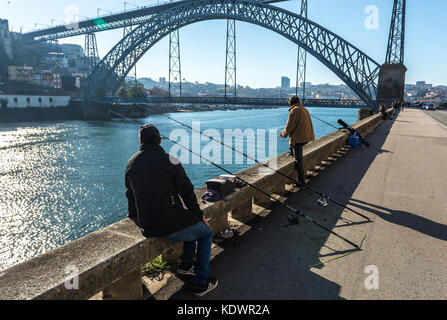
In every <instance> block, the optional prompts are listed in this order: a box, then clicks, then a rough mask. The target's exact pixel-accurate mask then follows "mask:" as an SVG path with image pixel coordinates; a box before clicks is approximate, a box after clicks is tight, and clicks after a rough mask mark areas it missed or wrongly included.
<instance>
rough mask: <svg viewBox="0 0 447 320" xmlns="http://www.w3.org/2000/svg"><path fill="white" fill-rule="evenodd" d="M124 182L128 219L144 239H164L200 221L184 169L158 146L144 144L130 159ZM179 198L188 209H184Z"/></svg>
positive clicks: (194, 198) (192, 190)
mask: <svg viewBox="0 0 447 320" xmlns="http://www.w3.org/2000/svg"><path fill="white" fill-rule="evenodd" d="M173 159H175V158H173ZM175 160H177V159H175ZM177 161H178V160H177ZM173 162H174V161H173ZM125 182H126V188H127V192H126V197H127V199H128V202H129V218H131V219H133V220H134V221H135V222H136V223H137V225H138V226H139V227H140V228H141V229H142V233H143V235H145V236H146V237H164V236H167V235H170V234H172V233H175V232H177V231H180V230H182V229H185V228H187V227H190V226H192V225H194V224H196V223H198V222H200V221H202V220H203V212H202V211H201V210H200V207H199V205H198V203H197V198H196V195H195V193H194V187H193V185H192V183H191V181H190V180H189V178H188V176H187V175H186V172H185V170H184V169H183V166H182V165H181V164H180V163H178V164H173V163H172V162H171V160H170V156H169V154H167V153H166V152H165V151H164V150H163V148H162V147H161V146H159V145H155V144H145V145H143V146H142V147H141V150H140V151H139V152H138V153H137V154H135V155H134V156H133V157H132V158H131V159H130V160H129V162H128V164H127V168H126V177H125ZM179 196H181V198H182V199H183V201H184V203H185V205H186V207H187V208H188V209H189V210H186V209H184V208H183V205H182V202H181V201H180V197H179Z"/></svg>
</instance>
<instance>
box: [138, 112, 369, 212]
mask: <svg viewBox="0 0 447 320" xmlns="http://www.w3.org/2000/svg"><path fill="white" fill-rule="evenodd" d="M141 108H144V109H146V108H145V107H141ZM160 115H162V116H163V117H166V118H168V119H170V120H171V121H174V122H176V123H178V124H180V125H181V126H184V127H185V128H189V129H190V130H192V131H194V132H197V133H199V134H201V135H203V136H204V137H207V138H208V139H211V140H212V141H215V142H217V143H219V144H221V145H222V146H224V147H226V148H229V149H231V150H233V151H234V152H236V153H239V154H241V155H243V156H244V157H246V158H247V159H250V160H252V161H255V163H257V164H260V165H262V166H264V167H265V168H268V169H270V170H271V171H272V172H274V173H276V174H279V175H280V176H283V177H284V178H287V179H289V180H291V181H293V182H294V183H296V185H297V186H299V187H302V188H305V189H307V190H309V191H311V192H313V193H315V194H318V195H319V196H320V197H323V199H325V200H328V201H331V202H333V203H335V204H336V205H338V206H340V207H342V208H345V209H347V210H349V211H351V212H352V213H355V214H357V215H359V216H361V217H363V218H364V219H367V220H368V221H371V219H370V218H368V217H367V216H365V215H363V214H361V213H360V212H357V211H356V210H354V209H351V208H349V207H347V206H345V205H344V204H342V203H341V202H339V201H337V200H335V199H332V198H331V197H329V196H328V195H327V194H325V193H323V192H320V191H318V190H316V189H314V188H312V187H309V186H308V185H306V184H302V183H301V182H299V181H298V180H296V179H294V178H292V177H290V176H289V175H286V174H285V173H282V172H281V171H278V170H276V169H274V168H272V167H270V166H268V165H266V164H265V163H262V162H260V161H258V160H257V159H255V158H253V157H251V156H249V155H247V154H245V153H243V152H242V151H239V150H237V149H236V148H234V147H233V146H229V145H227V144H225V143H223V142H222V141H220V140H217V139H215V138H213V137H211V136H209V135H207V134H205V133H203V132H202V131H200V130H197V129H195V128H193V127H191V126H189V125H187V124H185V123H182V122H180V121H178V120H176V119H174V118H171V117H170V116H167V115H165V114H160ZM322 205H323V206H324V201H323V202H322Z"/></svg>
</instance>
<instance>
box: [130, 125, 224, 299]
mask: <svg viewBox="0 0 447 320" xmlns="http://www.w3.org/2000/svg"><path fill="white" fill-rule="evenodd" d="M139 134H140V144H141V148H140V151H139V152H138V153H137V154H135V155H134V156H133V157H132V158H131V159H130V160H129V162H128V164H127V167H126V177H125V182H126V189H127V192H126V197H127V199H128V203H129V218H131V219H132V220H133V221H135V223H136V224H137V225H138V226H139V227H140V229H141V231H142V233H143V235H144V236H145V237H149V238H150V237H162V238H165V239H167V240H169V241H171V242H178V241H183V242H184V248H183V255H182V261H181V264H180V267H179V268H178V270H177V271H178V272H179V273H180V274H183V275H191V276H195V277H194V283H195V295H196V296H198V297H201V296H203V295H205V294H206V293H208V292H210V291H212V290H214V289H215V288H216V287H217V285H218V280H217V278H210V277H209V269H210V254H211V243H212V235H213V231H212V230H211V228H210V225H209V223H208V222H207V220H206V218H205V217H204V215H203V211H202V210H201V209H200V207H199V205H198V203H197V198H196V195H195V193H194V187H193V185H192V183H191V181H190V180H189V178H188V176H187V175H186V172H185V170H184V169H183V166H182V165H181V164H180V162H179V161H178V159H176V158H174V157H171V156H170V155H169V154H167V153H166V152H165V151H164V150H163V148H162V147H161V146H160V143H161V138H160V132H159V131H158V129H157V128H156V127H154V126H153V125H146V126H143V127H141V128H140V130H139ZM180 197H181V198H182V199H183V202H184V203H185V205H186V207H187V208H188V209H185V208H184V207H183V204H182V202H181V200H180ZM196 250H197V254H196ZM194 257H197V263H196V264H195V265H194V263H193V260H194Z"/></svg>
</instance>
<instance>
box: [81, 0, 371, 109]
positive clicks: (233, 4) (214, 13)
mask: <svg viewBox="0 0 447 320" xmlns="http://www.w3.org/2000/svg"><path fill="white" fill-rule="evenodd" d="M174 4H175V5H174ZM173 5H174V6H172V7H170V8H169V9H167V10H165V11H161V12H159V13H158V14H156V15H153V16H152V17H151V18H150V19H148V20H147V21H146V22H145V23H142V24H141V25H140V26H138V27H136V28H135V29H134V30H133V32H131V33H130V34H128V35H127V37H126V38H124V39H122V40H121V41H120V42H119V43H118V44H117V45H116V46H115V47H114V48H113V49H112V50H111V51H110V52H109V53H108V54H107V55H106V56H105V57H104V59H103V60H102V62H101V64H100V65H99V66H98V68H97V70H95V71H94V72H93V73H92V75H91V76H90V78H89V87H90V88H91V89H92V90H94V91H93V92H91V96H92V97H94V96H98V92H102V93H104V94H113V93H114V92H116V90H117V89H118V88H117V86H118V85H117V83H120V80H121V79H123V78H124V77H126V75H127V74H128V73H129V71H130V70H131V68H132V67H133V65H134V64H135V63H136V62H137V61H138V60H139V59H140V58H141V57H142V56H143V55H144V54H145V53H146V52H147V51H148V50H149V49H150V48H151V47H152V46H153V45H154V44H155V43H157V42H158V41H160V40H161V39H162V38H164V37H165V36H167V35H169V34H170V33H172V32H173V31H175V30H177V29H179V28H181V27H184V26H186V25H189V24H192V23H197V22H200V21H205V20H212V19H226V20H230V19H233V20H239V21H243V22H248V23H252V24H256V25H259V26H261V27H264V28H267V29H269V30H272V31H274V32H277V33H279V34H281V35H282V36H284V37H286V38H287V39H289V40H291V41H293V42H294V43H296V44H297V45H300V46H301V47H302V48H303V49H305V50H306V51H307V52H308V53H310V54H312V55H313V56H314V57H315V58H317V59H318V60H319V61H320V62H322V63H323V64H324V65H326V66H327V67H328V68H329V69H330V70H332V71H333V72H334V73H335V74H336V75H337V76H339V77H340V78H341V79H342V80H343V81H344V82H345V83H346V84H347V85H348V86H349V87H350V88H351V89H352V90H353V91H354V92H355V93H356V94H357V95H358V96H359V97H360V99H362V100H363V101H364V102H365V103H366V104H367V105H368V106H370V107H371V108H375V99H376V95H377V82H378V76H379V70H380V65H379V64H378V63H377V62H375V61H374V60H373V59H371V58H370V57H369V56H367V55H366V54H365V53H363V52H362V51H360V50H359V49H358V48H356V47H355V46H353V45H352V44H350V43H349V42H347V41H345V40H344V39H342V38H341V37H339V36H337V35H336V34H334V33H332V32H331V31H329V30H327V29H325V28H324V27H322V26H320V25H318V24H317V23H315V22H312V21H310V20H308V19H306V18H304V17H302V16H300V15H297V14H294V13H292V12H289V11H287V10H284V9H281V8H278V7H274V6H271V5H268V4H265V3H262V2H259V1H252V0H189V1H179V2H175V3H173ZM132 52H133V53H135V54H130V53H132ZM135 56H136V58H135ZM105 69H107V70H108V72H105ZM98 84H99V85H100V87H97V86H96V85H98Z"/></svg>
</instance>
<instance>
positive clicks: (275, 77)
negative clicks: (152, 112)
mask: <svg viewBox="0 0 447 320" xmlns="http://www.w3.org/2000/svg"><path fill="white" fill-rule="evenodd" d="M131 2H132V3H133V4H135V5H138V6H143V5H150V4H154V3H156V2H157V1H153V0H152V1H139V0H134V1H131ZM308 2H309V19H311V20H313V21H315V22H317V23H319V24H320V25H322V26H324V27H326V28H327V29H329V30H331V31H333V32H335V33H336V34H338V35H339V36H341V37H342V38H344V39H345V40H347V41H349V42H351V43H352V44H353V45H355V46H357V47H358V48H359V49H361V50H362V51H364V52H365V53H366V54H368V55H369V56H370V57H371V58H373V59H374V60H376V61H377V62H378V63H383V62H384V60H385V54H386V44H387V40H388V32H389V27H390V22H391V12H392V4H393V1H392V0H338V1H334V0H308ZM300 3H301V2H300V1H297V0H294V1H287V2H284V3H280V4H278V6H279V7H282V8H285V9H287V10H290V11H293V12H298V8H299V6H300ZM29 6H30V2H29V0H0V18H3V19H8V20H9V23H10V27H12V29H13V30H14V31H19V30H20V27H22V30H23V32H29V31H31V30H32V29H33V28H35V23H40V24H39V25H37V27H38V28H42V27H44V26H43V25H42V24H46V25H51V23H52V21H51V20H52V19H54V21H53V23H54V24H55V25H58V24H62V22H64V21H66V20H67V18H68V16H69V14H70V8H76V10H77V11H78V12H79V19H81V20H82V19H85V18H86V16H87V17H95V16H97V8H102V9H104V10H101V11H100V13H101V14H102V15H104V14H107V13H108V11H109V10H110V11H112V12H117V11H123V9H124V1H118V0H109V1H106V0H96V1H95V2H92V1H88V0H77V1H76V0H71V1H67V0H60V1H53V0H41V1H39V2H38V3H34V4H33V8H32V10H30V8H29ZM371 6H374V7H373V8H377V9H378V16H377V17H378V21H377V22H378V24H377V29H376V28H375V26H374V25H373V28H372V29H371V28H366V26H365V21H367V22H369V23H371V19H369V20H367V19H368V17H371V14H372V12H373V11H371V10H370V9H371ZM127 8H128V10H131V9H134V8H135V7H134V5H131V4H128V5H127ZM446 11H447V1H445V0H427V1H414V0H408V1H407V25H406V51H405V64H406V66H407V67H408V72H407V78H406V83H412V84H414V83H416V81H420V80H423V81H426V82H427V83H432V84H433V85H434V86H437V85H443V84H444V85H446V84H447V77H446V74H447V63H446V61H445V57H444V55H445V52H447V41H445V26H444V21H445V17H444V16H445V12H446ZM236 30H237V67H238V70H237V79H238V81H237V82H238V84H239V85H242V86H250V87H252V88H261V87H264V88H267V87H277V86H280V85H281V77H283V76H286V77H288V78H290V79H291V86H295V81H296V59H297V49H296V45H295V44H293V43H292V42H291V41H289V40H287V39H285V38H283V37H281V36H280V35H278V34H276V33H274V32H272V31H269V30H266V29H263V28H261V27H258V26H254V25H250V24H247V23H242V22H237V26H236ZM225 35H226V21H225V20H214V21H206V22H201V23H197V24H193V25H189V26H187V27H185V28H183V29H181V30H180V40H181V44H180V46H181V55H182V75H183V78H185V79H186V80H187V81H189V82H195V81H198V82H201V83H204V82H211V83H224V82H225V81H224V76H225V72H224V71H225V41H226V40H225ZM121 37H122V30H112V31H106V32H101V33H98V34H97V39H98V46H99V54H100V56H101V57H103V56H104V55H105V54H107V52H108V51H109V50H110V49H111V48H112V47H113V46H114V45H115V44H116V43H117V42H118V41H119V39H120V38H121ZM61 43H75V44H79V45H82V46H83V45H84V37H83V36H80V37H73V38H67V39H63V40H61ZM137 67H138V68H137V70H138V73H137V77H138V78H143V77H148V78H152V79H154V80H158V79H159V78H161V77H166V78H167V76H168V39H167V38H165V39H163V40H162V41H160V42H159V43H157V44H156V45H155V46H154V47H153V48H152V49H151V50H150V51H149V52H148V53H146V55H145V56H144V57H143V58H142V59H141V60H140V61H139V63H138V65H137ZM307 73H308V77H307V80H306V81H307V82H312V83H314V84H324V83H329V84H341V83H343V82H342V81H341V80H340V79H339V78H338V77H337V76H335V75H334V74H333V73H332V72H331V71H329V70H328V69H327V68H326V67H325V66H323V65H322V64H321V63H320V62H319V61H317V60H316V59H315V58H313V57H312V56H310V55H308V72H307Z"/></svg>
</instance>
